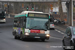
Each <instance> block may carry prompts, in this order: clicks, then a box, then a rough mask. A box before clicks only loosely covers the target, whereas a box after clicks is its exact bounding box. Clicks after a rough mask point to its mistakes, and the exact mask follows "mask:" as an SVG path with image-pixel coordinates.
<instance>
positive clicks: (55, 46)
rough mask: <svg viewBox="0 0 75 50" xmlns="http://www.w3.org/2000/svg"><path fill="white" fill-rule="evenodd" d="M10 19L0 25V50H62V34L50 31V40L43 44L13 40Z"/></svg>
mask: <svg viewBox="0 0 75 50" xmlns="http://www.w3.org/2000/svg"><path fill="white" fill-rule="evenodd" d="M12 24H13V21H12V19H7V22H6V23H0V50H63V48H62V41H61V40H62V37H63V34H61V33H59V32H57V31H55V30H51V31H50V35H51V37H50V39H49V40H46V41H45V42H42V41H39V40H32V39H31V40H26V41H21V40H17V39H14V37H13V35H12V30H13V29H12Z"/></svg>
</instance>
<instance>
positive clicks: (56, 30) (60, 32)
mask: <svg viewBox="0 0 75 50" xmlns="http://www.w3.org/2000/svg"><path fill="white" fill-rule="evenodd" d="M55 31H57V32H59V33H61V34H64V33H63V32H61V31H59V30H57V29H55Z"/></svg>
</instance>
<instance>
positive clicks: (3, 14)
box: [0, 11, 5, 19]
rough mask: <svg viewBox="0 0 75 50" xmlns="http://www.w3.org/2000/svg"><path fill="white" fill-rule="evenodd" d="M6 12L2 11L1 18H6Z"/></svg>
mask: <svg viewBox="0 0 75 50" xmlns="http://www.w3.org/2000/svg"><path fill="white" fill-rule="evenodd" d="M4 16H5V13H4V12H3V11H0V19H2V18H5V17H4Z"/></svg>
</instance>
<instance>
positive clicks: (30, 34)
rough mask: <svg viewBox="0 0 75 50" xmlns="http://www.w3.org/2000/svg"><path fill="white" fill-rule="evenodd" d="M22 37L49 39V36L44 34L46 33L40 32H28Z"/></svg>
mask: <svg viewBox="0 0 75 50" xmlns="http://www.w3.org/2000/svg"><path fill="white" fill-rule="evenodd" d="M23 37H24V38H35V39H47V40H48V39H49V38H50V35H49V36H46V34H40V33H29V35H24V36H23Z"/></svg>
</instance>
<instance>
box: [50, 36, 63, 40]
mask: <svg viewBox="0 0 75 50" xmlns="http://www.w3.org/2000/svg"><path fill="white" fill-rule="evenodd" d="M51 38H54V39H59V40H62V38H57V37H53V36H51Z"/></svg>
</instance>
